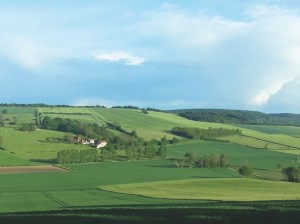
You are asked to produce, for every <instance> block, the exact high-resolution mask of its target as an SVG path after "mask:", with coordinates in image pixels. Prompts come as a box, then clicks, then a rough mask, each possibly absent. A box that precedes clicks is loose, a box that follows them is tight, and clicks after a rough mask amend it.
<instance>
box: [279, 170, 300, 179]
mask: <svg viewBox="0 0 300 224" xmlns="http://www.w3.org/2000/svg"><path fill="white" fill-rule="evenodd" d="M281 173H282V174H283V175H284V177H285V180H287V181H289V182H300V167H298V168H296V167H287V168H283V169H282V170H281Z"/></svg>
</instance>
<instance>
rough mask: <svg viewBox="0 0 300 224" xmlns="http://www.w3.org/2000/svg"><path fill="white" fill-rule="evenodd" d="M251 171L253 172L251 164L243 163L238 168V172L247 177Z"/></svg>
mask: <svg viewBox="0 0 300 224" xmlns="http://www.w3.org/2000/svg"><path fill="white" fill-rule="evenodd" d="M252 173H253V168H252V167H251V166H248V165H244V166H241V167H240V168H239V174H241V175H243V176H246V177H249V176H251V175H252Z"/></svg>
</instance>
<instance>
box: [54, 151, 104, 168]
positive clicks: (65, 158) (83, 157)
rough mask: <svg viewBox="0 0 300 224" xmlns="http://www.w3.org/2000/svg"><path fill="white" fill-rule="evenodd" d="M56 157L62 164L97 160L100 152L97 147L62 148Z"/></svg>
mask: <svg viewBox="0 0 300 224" xmlns="http://www.w3.org/2000/svg"><path fill="white" fill-rule="evenodd" d="M56 159H57V162H58V163H60V164H68V163H89V162H97V161H98V160H99V153H98V151H97V149H86V150H75V149H73V150H62V151H60V152H58V153H57V157H56Z"/></svg>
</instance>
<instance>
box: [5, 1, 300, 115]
mask: <svg viewBox="0 0 300 224" xmlns="http://www.w3.org/2000/svg"><path fill="white" fill-rule="evenodd" d="M0 30H1V32H0V84H1V86H0V103H46V104H68V105H74V106H77V105H81V106H85V105H104V106H107V107H111V106H117V105H120V106H125V105H132V106H138V107H140V108H143V107H152V108H158V109H182V108H219V109H241V110H255V111H262V112H266V113H283V112H288V113H300V100H299V98H300V1H298V0H247V1H245V0H222V1H220V0H188V1H187V0H169V1H164V0H151V1H150V0H109V1H108V0H77V1H72V0H43V1H36V0H35V1H34V0H10V1H6V0H0Z"/></svg>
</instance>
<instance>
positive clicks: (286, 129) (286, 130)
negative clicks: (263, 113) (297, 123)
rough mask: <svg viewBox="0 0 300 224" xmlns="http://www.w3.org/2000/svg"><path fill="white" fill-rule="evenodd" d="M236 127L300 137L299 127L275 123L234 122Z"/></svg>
mask: <svg viewBox="0 0 300 224" xmlns="http://www.w3.org/2000/svg"><path fill="white" fill-rule="evenodd" d="M234 126H236V127H238V128H245V129H251V130H254V131H259V132H263V133H266V134H285V135H289V136H293V137H300V127H293V126H275V125H247V124H234Z"/></svg>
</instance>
